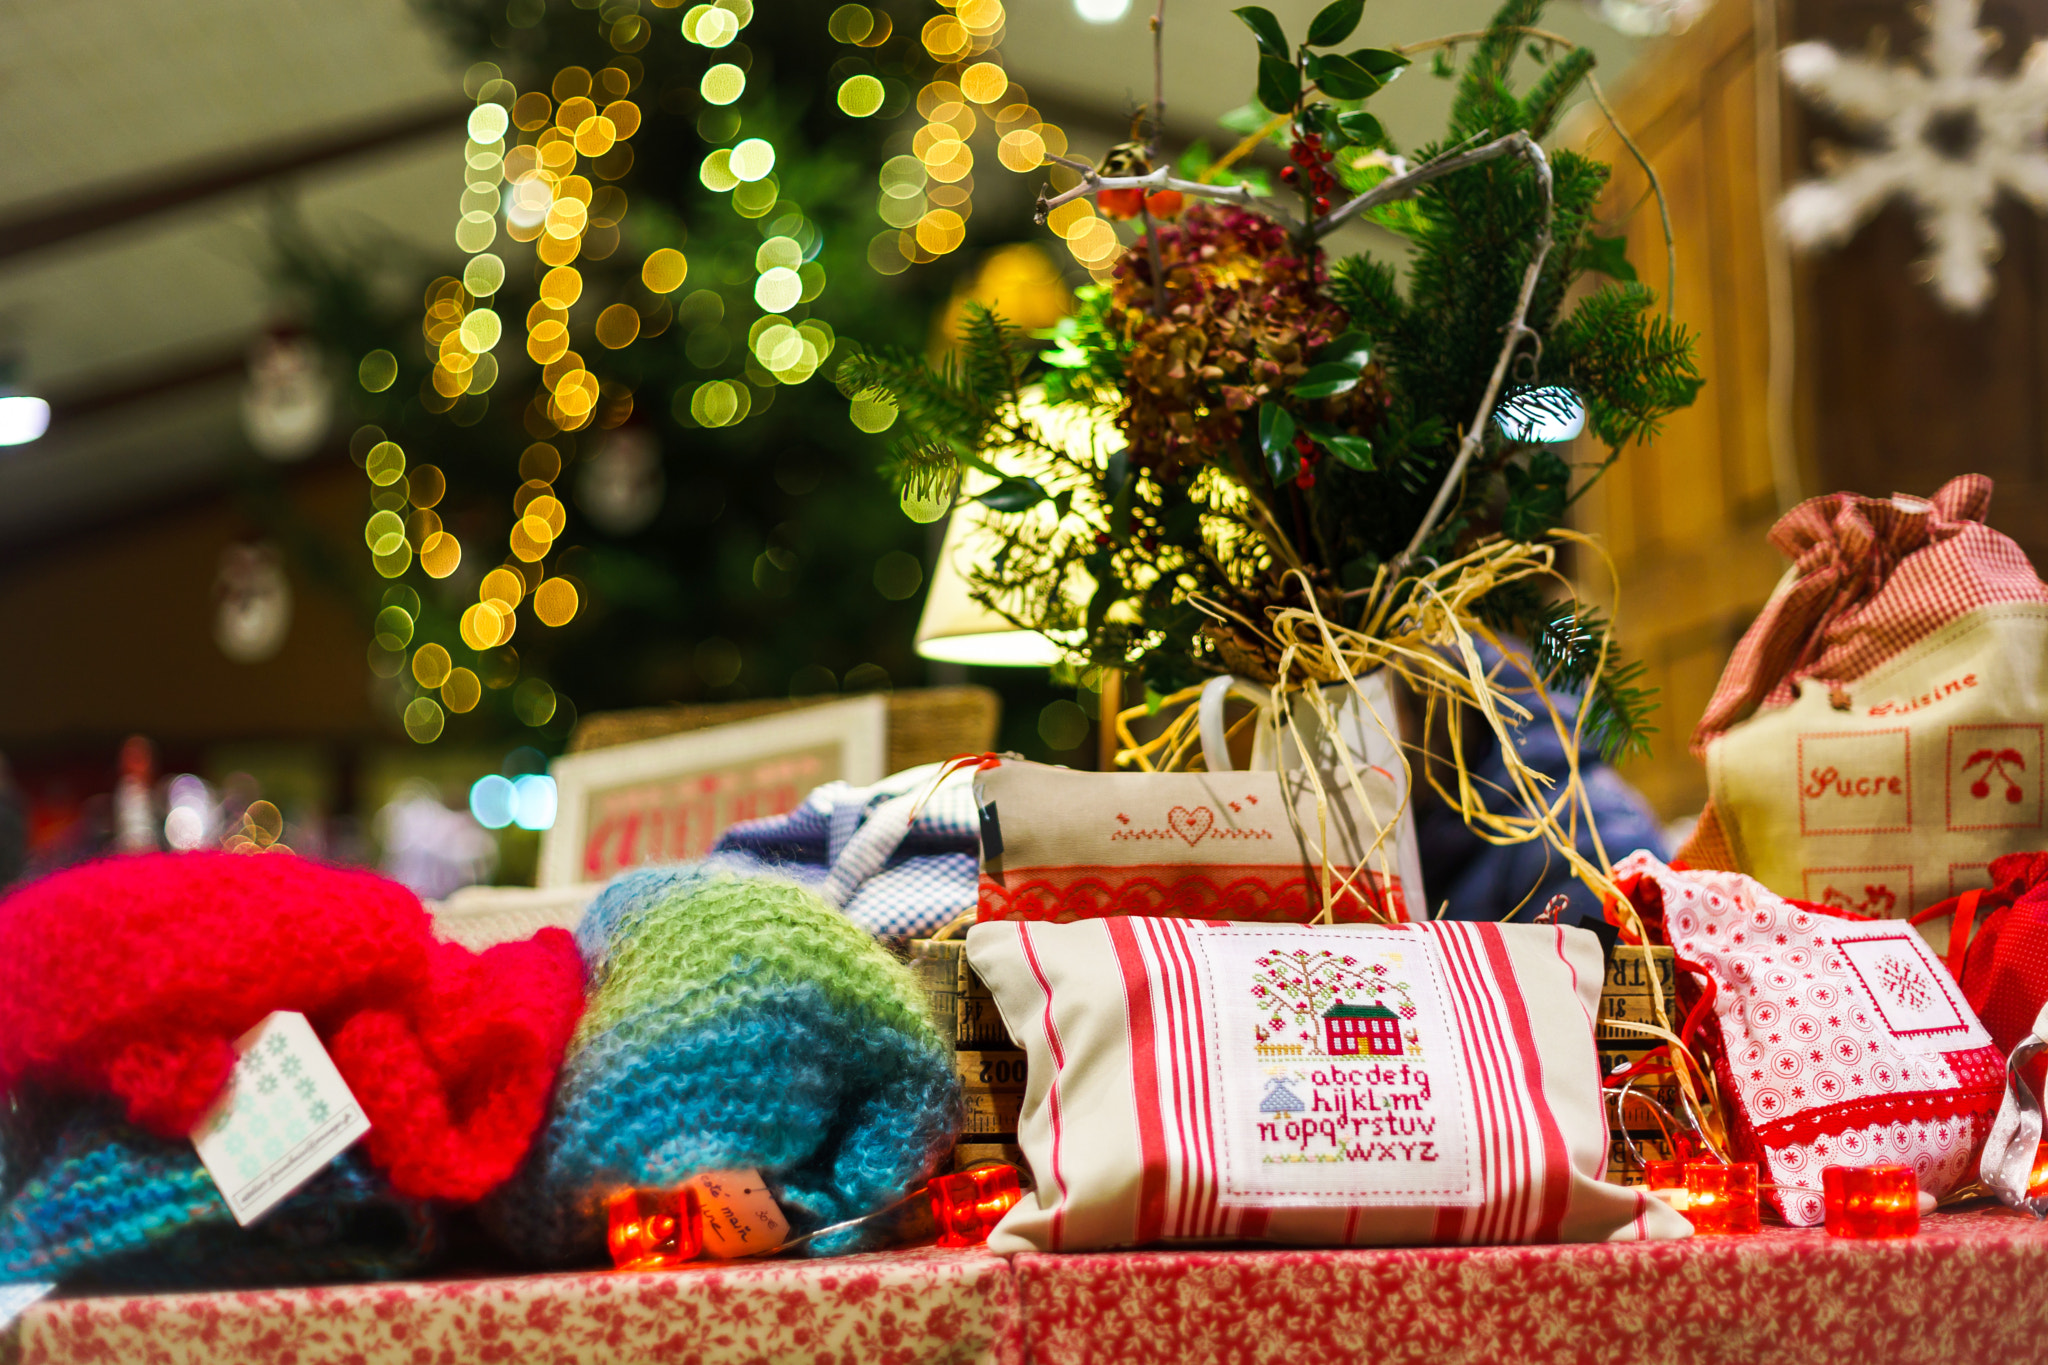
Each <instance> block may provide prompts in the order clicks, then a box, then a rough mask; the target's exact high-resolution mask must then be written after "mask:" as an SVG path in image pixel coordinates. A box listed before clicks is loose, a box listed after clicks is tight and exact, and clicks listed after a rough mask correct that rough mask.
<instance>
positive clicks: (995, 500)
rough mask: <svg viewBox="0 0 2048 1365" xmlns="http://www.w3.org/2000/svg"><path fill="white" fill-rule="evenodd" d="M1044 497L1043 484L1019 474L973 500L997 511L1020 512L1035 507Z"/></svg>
mask: <svg viewBox="0 0 2048 1365" xmlns="http://www.w3.org/2000/svg"><path fill="white" fill-rule="evenodd" d="M1045 499H1046V492H1045V486H1044V485H1043V484H1041V483H1039V481H1038V480H1036V479H1030V478H1024V477H1021V476H1020V477H1017V478H1009V479H1004V480H1003V481H1002V482H1001V483H999V484H997V485H996V486H995V487H994V488H991V489H989V490H988V492H986V493H983V494H982V495H981V496H980V497H978V498H976V499H975V501H976V502H978V503H980V504H981V505H982V506H984V507H987V508H990V509H991V510H993V511H997V512H1022V511H1023V510H1025V509H1026V508H1028V507H1036V506H1037V505H1038V504H1039V503H1041V502H1044V501H1045Z"/></svg>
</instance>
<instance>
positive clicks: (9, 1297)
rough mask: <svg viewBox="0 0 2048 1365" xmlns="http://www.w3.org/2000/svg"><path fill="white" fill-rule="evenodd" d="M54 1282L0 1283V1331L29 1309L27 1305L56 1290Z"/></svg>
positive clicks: (4, 1329)
mask: <svg viewBox="0 0 2048 1365" xmlns="http://www.w3.org/2000/svg"><path fill="white" fill-rule="evenodd" d="M56 1288H57V1286H56V1285H54V1284H0V1332H4V1331H6V1330H7V1329H8V1328H9V1327H12V1326H13V1325H14V1320H15V1319H16V1318H18V1317H20V1316H21V1315H22V1314H23V1313H26V1312H27V1311H28V1310H29V1305H30V1304H33V1303H36V1302H37V1301H39V1300H41V1299H43V1298H45V1297H47V1296H48V1295H50V1294H52V1293H54V1292H55V1291H56Z"/></svg>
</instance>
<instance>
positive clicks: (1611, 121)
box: [1586, 71, 1678, 319]
mask: <svg viewBox="0 0 2048 1365" xmlns="http://www.w3.org/2000/svg"><path fill="white" fill-rule="evenodd" d="M1586 85H1587V86H1588V87H1589V88H1590V89H1591V90H1592V92H1593V101H1594V103H1596V104H1598V105H1599V106H1600V112H1601V113H1603V114H1605V115H1606V116H1607V126H1608V127H1610V128H1612V129H1613V130H1614V135H1615V136H1616V137H1618V138H1620V139H1621V145H1622V146H1624V147H1626V148H1628V151H1629V155H1630V156H1633V157H1634V158H1635V159H1636V164H1637V165H1638V166H1641V167H1642V168H1643V174H1644V175H1646V176H1648V177H1649V179H1650V191H1651V193H1653V194H1655V195H1656V196H1657V216H1658V217H1660V218H1662V219H1663V220H1664V316H1665V317H1666V318H1667V319H1668V318H1670V317H1671V314H1672V310H1673V309H1675V308H1676V307H1677V306H1678V238H1677V237H1676V236H1674V235H1673V234H1672V231H1671V206H1670V205H1669V204H1667V203H1665V202H1664V182H1663V181H1661V180H1659V179H1658V178H1657V172H1656V171H1654V170H1652V169H1651V168H1650V158H1648V157H1646V156H1644V155H1643V149H1642V148H1640V147H1638V146H1636V143H1635V139H1634V138H1632V137H1630V136H1629V135H1628V129H1626V128H1624V127H1622V126H1621V120H1620V119H1618V118H1616V117H1615V116H1614V110H1612V109H1610V108H1608V106H1607V92H1606V91H1604V90H1602V89H1601V88H1600V81H1599V78H1598V77H1596V76H1594V74H1593V73H1592V72H1590V71H1588V72H1587V73H1586Z"/></svg>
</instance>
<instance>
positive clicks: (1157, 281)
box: [1138, 199, 1166, 318]
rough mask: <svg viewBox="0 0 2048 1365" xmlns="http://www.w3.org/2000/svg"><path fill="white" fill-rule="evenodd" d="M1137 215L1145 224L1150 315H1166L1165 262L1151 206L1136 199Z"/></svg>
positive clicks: (1158, 316)
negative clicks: (1150, 271) (1150, 289)
mask: <svg viewBox="0 0 2048 1365" xmlns="http://www.w3.org/2000/svg"><path fill="white" fill-rule="evenodd" d="M1138 216H1139V217H1140V218H1141V219H1142V220H1143V221H1144V224H1145V258H1146V260H1147V261H1149V262H1150V263H1151V266H1152V316H1153V317H1155V318H1163V317H1165V316H1166V262H1165V261H1164V260H1163V259H1162V258H1161V257H1160V255H1159V233H1158V232H1157V231H1156V230H1155V227H1156V225H1155V224H1154V223H1153V222H1152V206H1151V205H1150V204H1148V203H1146V202H1145V201H1144V200H1142V199H1141V200H1139V201H1138Z"/></svg>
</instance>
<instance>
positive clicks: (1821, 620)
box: [1692, 474, 2048, 754]
mask: <svg viewBox="0 0 2048 1365" xmlns="http://www.w3.org/2000/svg"><path fill="white" fill-rule="evenodd" d="M1990 508H1991V480H1990V479H1988V478H1986V477H1985V476H1984V475H1982V474H1963V475H1959V476H1958V477H1956V478H1953V479H1950V480H1949V481H1948V482H1947V483H1945V484H1943V485H1942V486H1941V488H1940V490H1939V491H1938V492H1936V493H1935V495H1934V496H1933V497H1932V498H1931V499H1928V500H1926V501H1922V500H1920V499H1918V498H1868V497H1862V496H1859V495H1858V494H1855V493H1830V494H1828V495H1827V496H1826V497H1820V498H1808V499H1807V500H1806V501H1805V502H1802V503H1800V504H1799V505H1798V506H1797V507H1795V508H1793V509H1792V510H1791V511H1789V512H1787V513H1786V514H1785V515H1784V516H1783V517H1780V518H1779V519H1778V524H1777V525H1775V526H1773V527H1772V528H1771V543H1772V544H1773V545H1775V546H1777V547H1778V549H1779V550H1781V551H1782V552H1783V553H1784V555H1785V557H1786V558H1787V559H1790V560H1791V561H1792V573H1791V576H1790V578H1789V580H1788V582H1787V583H1786V584H1785V585H1784V586H1781V587H1780V589H1779V590H1778V592H1776V593H1774V594H1773V595H1772V597H1771V600H1770V602H1769V603H1768V604H1766V605H1765V607H1764V609H1763V611H1761V612H1760V613H1758V615H1757V618H1756V620H1755V621H1753V622H1751V623H1750V627H1749V629H1748V630H1747V631H1746V632H1744V633H1743V636H1742V640H1741V643H1739V644H1737V645H1736V646H1735V652H1734V653H1733V654H1731V655H1730V656H1729V658H1728V667H1727V668H1726V669H1725V670H1723V671H1722V674H1721V681H1720V684H1719V685H1718V686H1716V687H1715V688H1714V695H1713V698H1712V699H1711V700H1710V701H1708V702H1707V709H1706V712H1705V713H1704V714H1703V715H1702V716H1701V717H1700V723H1699V728H1698V729H1696V730H1695V731H1693V737H1692V748H1693V752H1694V753H1696V754H1704V753H1705V752H1706V751H1707V745H1708V744H1710V743H1711V742H1712V741H1713V739H1714V737H1715V736H1716V735H1719V734H1721V733H1722V732H1723V731H1725V730H1727V729H1728V728H1729V727H1730V726H1731V725H1734V724H1735V723H1736V722H1738V721H1740V720H1742V719H1744V718H1745V717H1747V716H1749V715H1751V714H1752V713H1754V712H1755V711H1757V710H1758V709H1760V708H1768V707H1774V706H1783V705H1785V704H1786V703H1787V702H1789V701H1791V700H1792V695H1793V692H1792V686H1793V684H1794V683H1796V682H1799V681H1801V680H1803V679H1806V678H1815V679H1819V680H1820V681H1822V682H1847V681H1850V680H1852V679H1855V678H1860V677H1862V676H1863V675H1864V674H1865V673H1868V672H1869V671H1870V670H1871V669H1873V668H1875V667H1877V665H1879V664H1881V663H1883V662H1884V661H1885V660H1887V659H1889V658H1891V657H1892V656H1894V655H1896V654H1900V653H1903V652H1904V651H1905V650H1906V649H1908V648H1909V647H1911V646H1912V645H1913V644H1914V643H1916V642H1917V641H1919V640H1920V639H1922V638H1924V637H1925V636H1928V635H1931V634H1933V633H1934V632H1935V631H1936V630H1938V629H1940V628H1941V627H1942V626H1944V625H1946V624H1948V623H1949V622H1950V621H1953V620H1954V619H1955V618H1956V617H1958V616H1961V615H1962V614H1963V613H1964V612H1967V611H1971V610H1974V609H1975V608H1978V607H1985V606H1990V605H1992V604H1993V603H1998V602H2039V601H2041V600H2043V599H2044V598H2048V587H2044V586H2043V585H2042V582H2041V579H2040V577H2039V576H2038V575H2037V574H2036V573H2035V572H2034V566H2033V564H2032V563H2031V562H2029V561H2028V559H2027V555H2026V552H2025V551H2024V550H2022V549H2020V547H2019V546H2018V545H2016V544H2014V543H2013V542H2012V541H2011V540H2010V539H2008V538H2007V537H2005V536H2003V535H2000V534H1999V533H1998V532H1997V531H1994V530H1992V529H1991V528H1990V527H1989V526H1986V525H1985V524H1984V516H1985V513H1986V512H1988V511H1989V510H1990Z"/></svg>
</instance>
